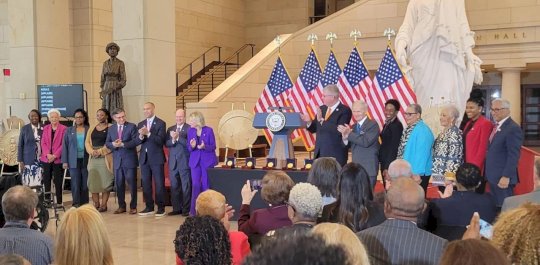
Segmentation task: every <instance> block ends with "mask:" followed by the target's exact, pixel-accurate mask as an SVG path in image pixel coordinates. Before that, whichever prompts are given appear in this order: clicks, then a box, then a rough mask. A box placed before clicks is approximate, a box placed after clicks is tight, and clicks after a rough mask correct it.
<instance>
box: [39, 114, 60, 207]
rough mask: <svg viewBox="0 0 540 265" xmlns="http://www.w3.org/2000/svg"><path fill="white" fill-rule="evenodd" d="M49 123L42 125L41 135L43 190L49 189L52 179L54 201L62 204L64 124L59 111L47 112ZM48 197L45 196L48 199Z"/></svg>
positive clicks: (47, 190) (48, 190)
mask: <svg viewBox="0 0 540 265" xmlns="http://www.w3.org/2000/svg"><path fill="white" fill-rule="evenodd" d="M47 117H48V118H49V122H50V124H48V125H45V127H43V134H42V136H41V156H40V158H39V160H40V161H41V166H42V167H43V183H44V186H45V192H50V191H51V181H54V187H55V191H56V203H58V204H62V191H63V190H64V188H63V187H62V181H63V175H62V162H61V159H62V141H63V139H64V133H65V132H66V126H64V125H62V124H60V111H59V110H57V109H50V110H49V111H48V112H47ZM49 199H50V198H47V200H49Z"/></svg>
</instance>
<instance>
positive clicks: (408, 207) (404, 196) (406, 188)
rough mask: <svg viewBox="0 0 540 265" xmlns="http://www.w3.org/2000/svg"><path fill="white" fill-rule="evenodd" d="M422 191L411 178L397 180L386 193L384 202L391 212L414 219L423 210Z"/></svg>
mask: <svg viewBox="0 0 540 265" xmlns="http://www.w3.org/2000/svg"><path fill="white" fill-rule="evenodd" d="M424 197H425V195H424V190H423V189H422V187H421V186H420V185H418V183H416V182H415V181H414V180H413V179H411V178H403V177H401V178H397V179H396V180H394V181H392V186H391V187H390V188H389V189H388V191H387V192H386V201H387V203H389V204H390V208H391V209H392V211H393V212H396V213H399V215H401V216H409V217H416V216H418V215H419V214H420V213H421V212H422V210H423V209H424Z"/></svg>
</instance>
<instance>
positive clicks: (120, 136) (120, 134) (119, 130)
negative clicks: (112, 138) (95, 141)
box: [118, 125, 123, 140]
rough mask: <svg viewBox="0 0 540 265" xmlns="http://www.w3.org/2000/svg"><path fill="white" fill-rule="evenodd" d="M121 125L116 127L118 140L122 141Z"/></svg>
mask: <svg viewBox="0 0 540 265" xmlns="http://www.w3.org/2000/svg"><path fill="white" fill-rule="evenodd" d="M122 127H123V125H118V140H122V131H123V130H122V129H123V128H122Z"/></svg>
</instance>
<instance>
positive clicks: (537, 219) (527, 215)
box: [492, 203, 540, 264]
mask: <svg viewBox="0 0 540 265" xmlns="http://www.w3.org/2000/svg"><path fill="white" fill-rule="evenodd" d="M492 242H493V244H494V245H495V246H496V247H498V248H499V249H501V250H502V251H503V252H504V253H505V254H506V255H507V256H508V257H509V258H510V261H511V262H512V263H513V264H539V261H540V204H536V203H525V204H523V205H521V206H520V207H518V208H515V209H512V210H509V211H505V212H503V213H501V215H500V216H499V218H498V219H497V222H495V224H494V225H493V239H492Z"/></svg>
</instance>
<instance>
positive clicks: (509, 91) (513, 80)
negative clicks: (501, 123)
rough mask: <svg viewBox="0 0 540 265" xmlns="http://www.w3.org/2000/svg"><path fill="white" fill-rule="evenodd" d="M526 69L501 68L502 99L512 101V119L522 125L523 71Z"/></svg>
mask: <svg viewBox="0 0 540 265" xmlns="http://www.w3.org/2000/svg"><path fill="white" fill-rule="evenodd" d="M523 69H524V68H517V67H511V68H499V71H501V73H502V88H501V90H502V91H501V92H502V95H501V97H502V98H504V99H506V100H508V101H510V111H511V115H512V119H513V120H514V121H515V122H517V123H518V124H520V123H521V71H522V70H523Z"/></svg>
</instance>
